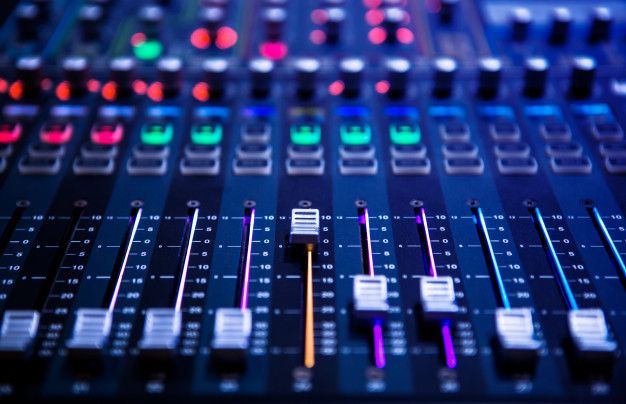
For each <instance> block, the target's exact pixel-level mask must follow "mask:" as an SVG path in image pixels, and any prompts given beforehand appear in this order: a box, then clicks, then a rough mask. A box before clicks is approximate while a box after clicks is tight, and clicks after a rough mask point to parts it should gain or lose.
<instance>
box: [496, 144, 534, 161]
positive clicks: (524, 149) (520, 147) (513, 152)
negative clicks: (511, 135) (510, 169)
mask: <svg viewBox="0 0 626 404" xmlns="http://www.w3.org/2000/svg"><path fill="white" fill-rule="evenodd" d="M493 152H494V153H495V155H496V157H499V158H507V157H528V156H530V146H529V145H527V144H526V143H520V142H513V143H501V144H497V145H495V146H494V147H493Z"/></svg>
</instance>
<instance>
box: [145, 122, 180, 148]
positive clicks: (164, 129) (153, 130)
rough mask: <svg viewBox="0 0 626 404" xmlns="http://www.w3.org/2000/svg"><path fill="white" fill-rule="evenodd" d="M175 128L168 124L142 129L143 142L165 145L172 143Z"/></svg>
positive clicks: (158, 124) (149, 125)
mask: <svg viewBox="0 0 626 404" xmlns="http://www.w3.org/2000/svg"><path fill="white" fill-rule="evenodd" d="M173 137H174V128H173V127H172V125H170V124H167V123H152V124H147V125H144V127H143V128H142V129H141V141H142V142H143V143H145V144H151V145H164V144H168V143H169V142H171V141H172V138H173Z"/></svg>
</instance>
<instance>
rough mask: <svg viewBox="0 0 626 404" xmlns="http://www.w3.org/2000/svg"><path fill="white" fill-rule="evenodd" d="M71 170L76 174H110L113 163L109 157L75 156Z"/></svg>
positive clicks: (113, 166) (112, 169)
mask: <svg viewBox="0 0 626 404" xmlns="http://www.w3.org/2000/svg"><path fill="white" fill-rule="evenodd" d="M72 170H73V171H74V174H76V175H111V174H113V171H114V170H115V164H114V163H113V159H109V158H100V157H76V159H75V160H74V164H73V165H72Z"/></svg>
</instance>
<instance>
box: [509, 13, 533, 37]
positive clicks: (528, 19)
mask: <svg viewBox="0 0 626 404" xmlns="http://www.w3.org/2000/svg"><path fill="white" fill-rule="evenodd" d="M532 20H533V17H532V15H531V14H530V10H529V9H527V8H523V7H516V8H514V9H513V10H512V11H511V37H512V38H513V40H514V41H517V42H523V41H525V40H526V38H527V37H528V30H529V27H530V24H531V23H532Z"/></svg>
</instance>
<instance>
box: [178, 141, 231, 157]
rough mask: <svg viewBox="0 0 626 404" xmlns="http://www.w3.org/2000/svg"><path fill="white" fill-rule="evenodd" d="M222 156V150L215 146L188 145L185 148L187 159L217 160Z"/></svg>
mask: <svg viewBox="0 0 626 404" xmlns="http://www.w3.org/2000/svg"><path fill="white" fill-rule="evenodd" d="M221 154H222V148H221V147H220V146H214V145H202V144H188V145H187V146H185V157H188V158H192V159H193V158H204V159H217V158H219V157H220V155H221Z"/></svg>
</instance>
